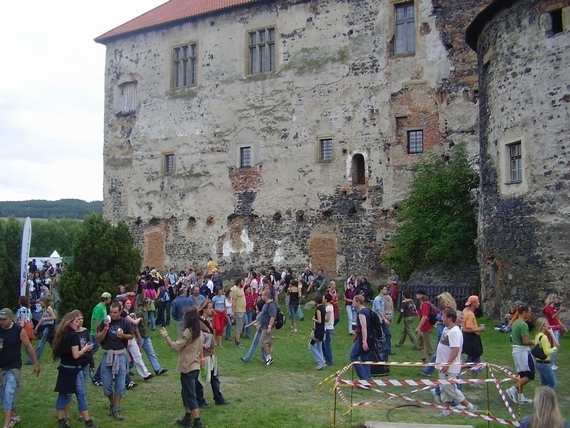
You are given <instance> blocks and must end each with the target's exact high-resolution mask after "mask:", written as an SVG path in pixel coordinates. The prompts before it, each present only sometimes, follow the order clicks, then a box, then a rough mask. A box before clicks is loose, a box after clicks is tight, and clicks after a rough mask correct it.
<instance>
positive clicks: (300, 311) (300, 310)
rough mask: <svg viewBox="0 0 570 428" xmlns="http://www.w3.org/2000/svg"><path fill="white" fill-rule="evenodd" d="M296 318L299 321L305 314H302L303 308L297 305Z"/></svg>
mask: <svg viewBox="0 0 570 428" xmlns="http://www.w3.org/2000/svg"><path fill="white" fill-rule="evenodd" d="M297 316H298V317H299V319H300V320H301V321H303V320H304V319H305V314H304V313H303V307H302V306H301V305H299V307H298V308H297Z"/></svg>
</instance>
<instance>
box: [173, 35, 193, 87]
mask: <svg viewBox="0 0 570 428" xmlns="http://www.w3.org/2000/svg"><path fill="white" fill-rule="evenodd" d="M173 61H174V62H173V73H174V76H173V82H172V84H173V86H174V87H175V88H183V87H185V86H191V85H195V84H196V43H192V44H188V45H183V46H177V47H175V48H174V60H173Z"/></svg>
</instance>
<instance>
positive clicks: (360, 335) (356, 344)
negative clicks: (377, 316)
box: [350, 294, 372, 380]
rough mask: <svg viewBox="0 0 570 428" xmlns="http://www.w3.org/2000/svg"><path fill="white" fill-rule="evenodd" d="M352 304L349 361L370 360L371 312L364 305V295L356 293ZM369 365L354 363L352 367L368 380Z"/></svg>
mask: <svg viewBox="0 0 570 428" xmlns="http://www.w3.org/2000/svg"><path fill="white" fill-rule="evenodd" d="M352 304H353V305H354V308H355V309H356V313H357V316H356V333H355V335H354V340H353V342H352V348H351V350H350V361H352V362H355V361H360V362H365V361H371V356H370V354H371V353H370V347H369V341H370V328H369V326H370V321H371V316H372V312H371V311H370V309H368V308H367V307H366V306H365V305H364V296H363V295H361V294H358V295H356V296H354V299H353V300H352ZM370 367H371V366H370V365H368V364H355V365H354V369H355V370H356V373H357V374H358V378H359V379H361V380H370V379H371V377H372V373H371V369H370Z"/></svg>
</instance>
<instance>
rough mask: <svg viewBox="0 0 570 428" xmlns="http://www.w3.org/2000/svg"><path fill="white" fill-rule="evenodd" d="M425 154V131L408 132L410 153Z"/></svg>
mask: <svg viewBox="0 0 570 428" xmlns="http://www.w3.org/2000/svg"><path fill="white" fill-rule="evenodd" d="M423 152H424V131H421V130H420V131H408V153H409V154H411V155H413V154H416V153H423Z"/></svg>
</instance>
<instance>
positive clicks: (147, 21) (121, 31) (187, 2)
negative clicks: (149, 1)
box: [95, 0, 258, 44]
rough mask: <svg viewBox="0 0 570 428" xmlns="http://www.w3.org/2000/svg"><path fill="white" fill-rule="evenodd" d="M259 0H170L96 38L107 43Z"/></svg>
mask: <svg viewBox="0 0 570 428" xmlns="http://www.w3.org/2000/svg"><path fill="white" fill-rule="evenodd" d="M256 1H258V0H170V1H168V2H166V3H164V4H162V5H160V6H157V7H155V8H154V9H152V10H150V11H148V12H146V13H143V14H142V15H141V16H138V17H136V18H134V19H131V20H130V21H128V22H126V23H124V24H122V25H119V26H118V27H116V28H113V29H112V30H110V31H107V32H106V33H104V34H102V35H100V36H99V37H97V38H95V41H96V42H97V43H102V44H105V42H107V41H108V40H109V39H112V38H114V37H117V36H123V35H125V34H129V33H134V32H137V31H141V30H149V29H151V28H153V27H158V26H160V25H164V24H168V23H171V22H176V21H181V20H184V19H187V18H192V17H195V16H200V15H205V14H207V13H210V12H215V11H218V10H222V9H228V8H231V7H234V6H239V5H242V4H246V3H254V2H256Z"/></svg>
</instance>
